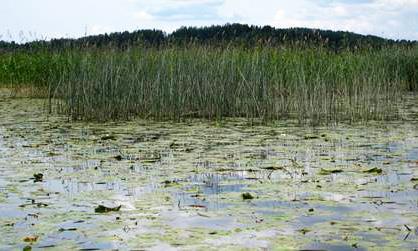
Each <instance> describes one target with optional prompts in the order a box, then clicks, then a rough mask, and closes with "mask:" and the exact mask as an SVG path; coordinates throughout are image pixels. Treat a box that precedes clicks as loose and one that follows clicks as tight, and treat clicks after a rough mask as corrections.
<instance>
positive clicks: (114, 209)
mask: <svg viewBox="0 0 418 251" xmlns="http://www.w3.org/2000/svg"><path fill="white" fill-rule="evenodd" d="M121 207H122V206H117V207H106V206H103V205H99V206H98V207H96V208H95V209H94V212H96V213H109V212H117V211H119V210H120V208H121Z"/></svg>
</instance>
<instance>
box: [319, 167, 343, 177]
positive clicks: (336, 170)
mask: <svg viewBox="0 0 418 251" xmlns="http://www.w3.org/2000/svg"><path fill="white" fill-rule="evenodd" d="M342 172H343V170H341V169H333V170H328V169H324V168H321V171H319V175H330V174H333V173H342Z"/></svg>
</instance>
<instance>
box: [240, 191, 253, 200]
mask: <svg viewBox="0 0 418 251" xmlns="http://www.w3.org/2000/svg"><path fill="white" fill-rule="evenodd" d="M241 196H242V199H243V200H252V199H254V196H253V195H252V194H250V193H248V192H247V193H243V194H242V195H241Z"/></svg>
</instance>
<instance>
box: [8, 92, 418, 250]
mask: <svg viewBox="0 0 418 251" xmlns="http://www.w3.org/2000/svg"><path fill="white" fill-rule="evenodd" d="M415 100H416V99H415ZM411 102H415V101H414V99H411ZM417 103H418V102H417ZM412 104H413V105H412V106H411V105H409V108H408V110H407V112H408V114H406V115H405V118H406V119H408V120H406V121H400V122H390V123H389V122H384V123H369V124H368V125H355V126H354V125H353V126H349V125H338V126H333V127H318V128H311V127H301V126H298V125H296V124H295V123H292V122H291V121H288V122H280V123H278V124H275V125H270V126H255V127H251V126H249V125H248V124H246V123H245V121H240V120H234V121H228V122H225V123H223V124H215V123H209V122H205V121H192V122H190V123H181V124H173V123H156V122H147V121H141V120H139V121H131V122H127V123H108V124H92V123H89V124H88V123H69V122H67V120H66V118H64V117H58V116H52V117H47V116H46V115H45V114H44V113H43V111H42V106H43V101H41V100H29V99H9V98H1V99H0V234H1V238H0V249H1V250H9V249H22V248H24V247H26V246H31V247H32V248H41V247H50V248H55V249H64V248H74V249H90V250H91V249H118V248H119V249H156V250H167V249H170V248H171V249H180V250H182V249H192V250H195V249H205V250H206V249H214V250H217V249H220V248H225V249H240V248H243V247H247V248H254V249H277V248H283V249H326V250H356V249H358V250H365V249H371V248H376V249H377V248H382V247H385V248H388V249H395V248H397V249H407V250H408V249H409V250H410V249H414V248H417V247H418V230H417V229H418V121H417V119H418V116H417V114H418V113H417V111H416V110H414V109H415V108H414V107H417V106H415V105H414V103H412ZM34 174H43V177H42V179H40V178H38V179H35V178H34ZM243 193H249V194H250V195H251V196H252V197H254V198H253V199H250V200H244V199H243V197H242V194H243ZM98 205H104V206H107V207H116V206H119V205H121V206H122V207H121V209H120V211H117V212H109V213H104V214H103V213H95V208H96V207H97V206H98ZM27 237H30V238H29V239H28V238H27ZM25 238H26V239H25ZM30 239H31V240H30Z"/></svg>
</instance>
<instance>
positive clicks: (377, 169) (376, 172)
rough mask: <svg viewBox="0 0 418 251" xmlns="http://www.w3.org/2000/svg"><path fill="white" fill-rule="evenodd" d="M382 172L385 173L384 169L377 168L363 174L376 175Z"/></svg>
mask: <svg viewBox="0 0 418 251" xmlns="http://www.w3.org/2000/svg"><path fill="white" fill-rule="evenodd" d="M382 172H383V171H382V169H380V168H377V167H374V168H372V169H369V170H366V171H363V173H375V174H381V173H382Z"/></svg>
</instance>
